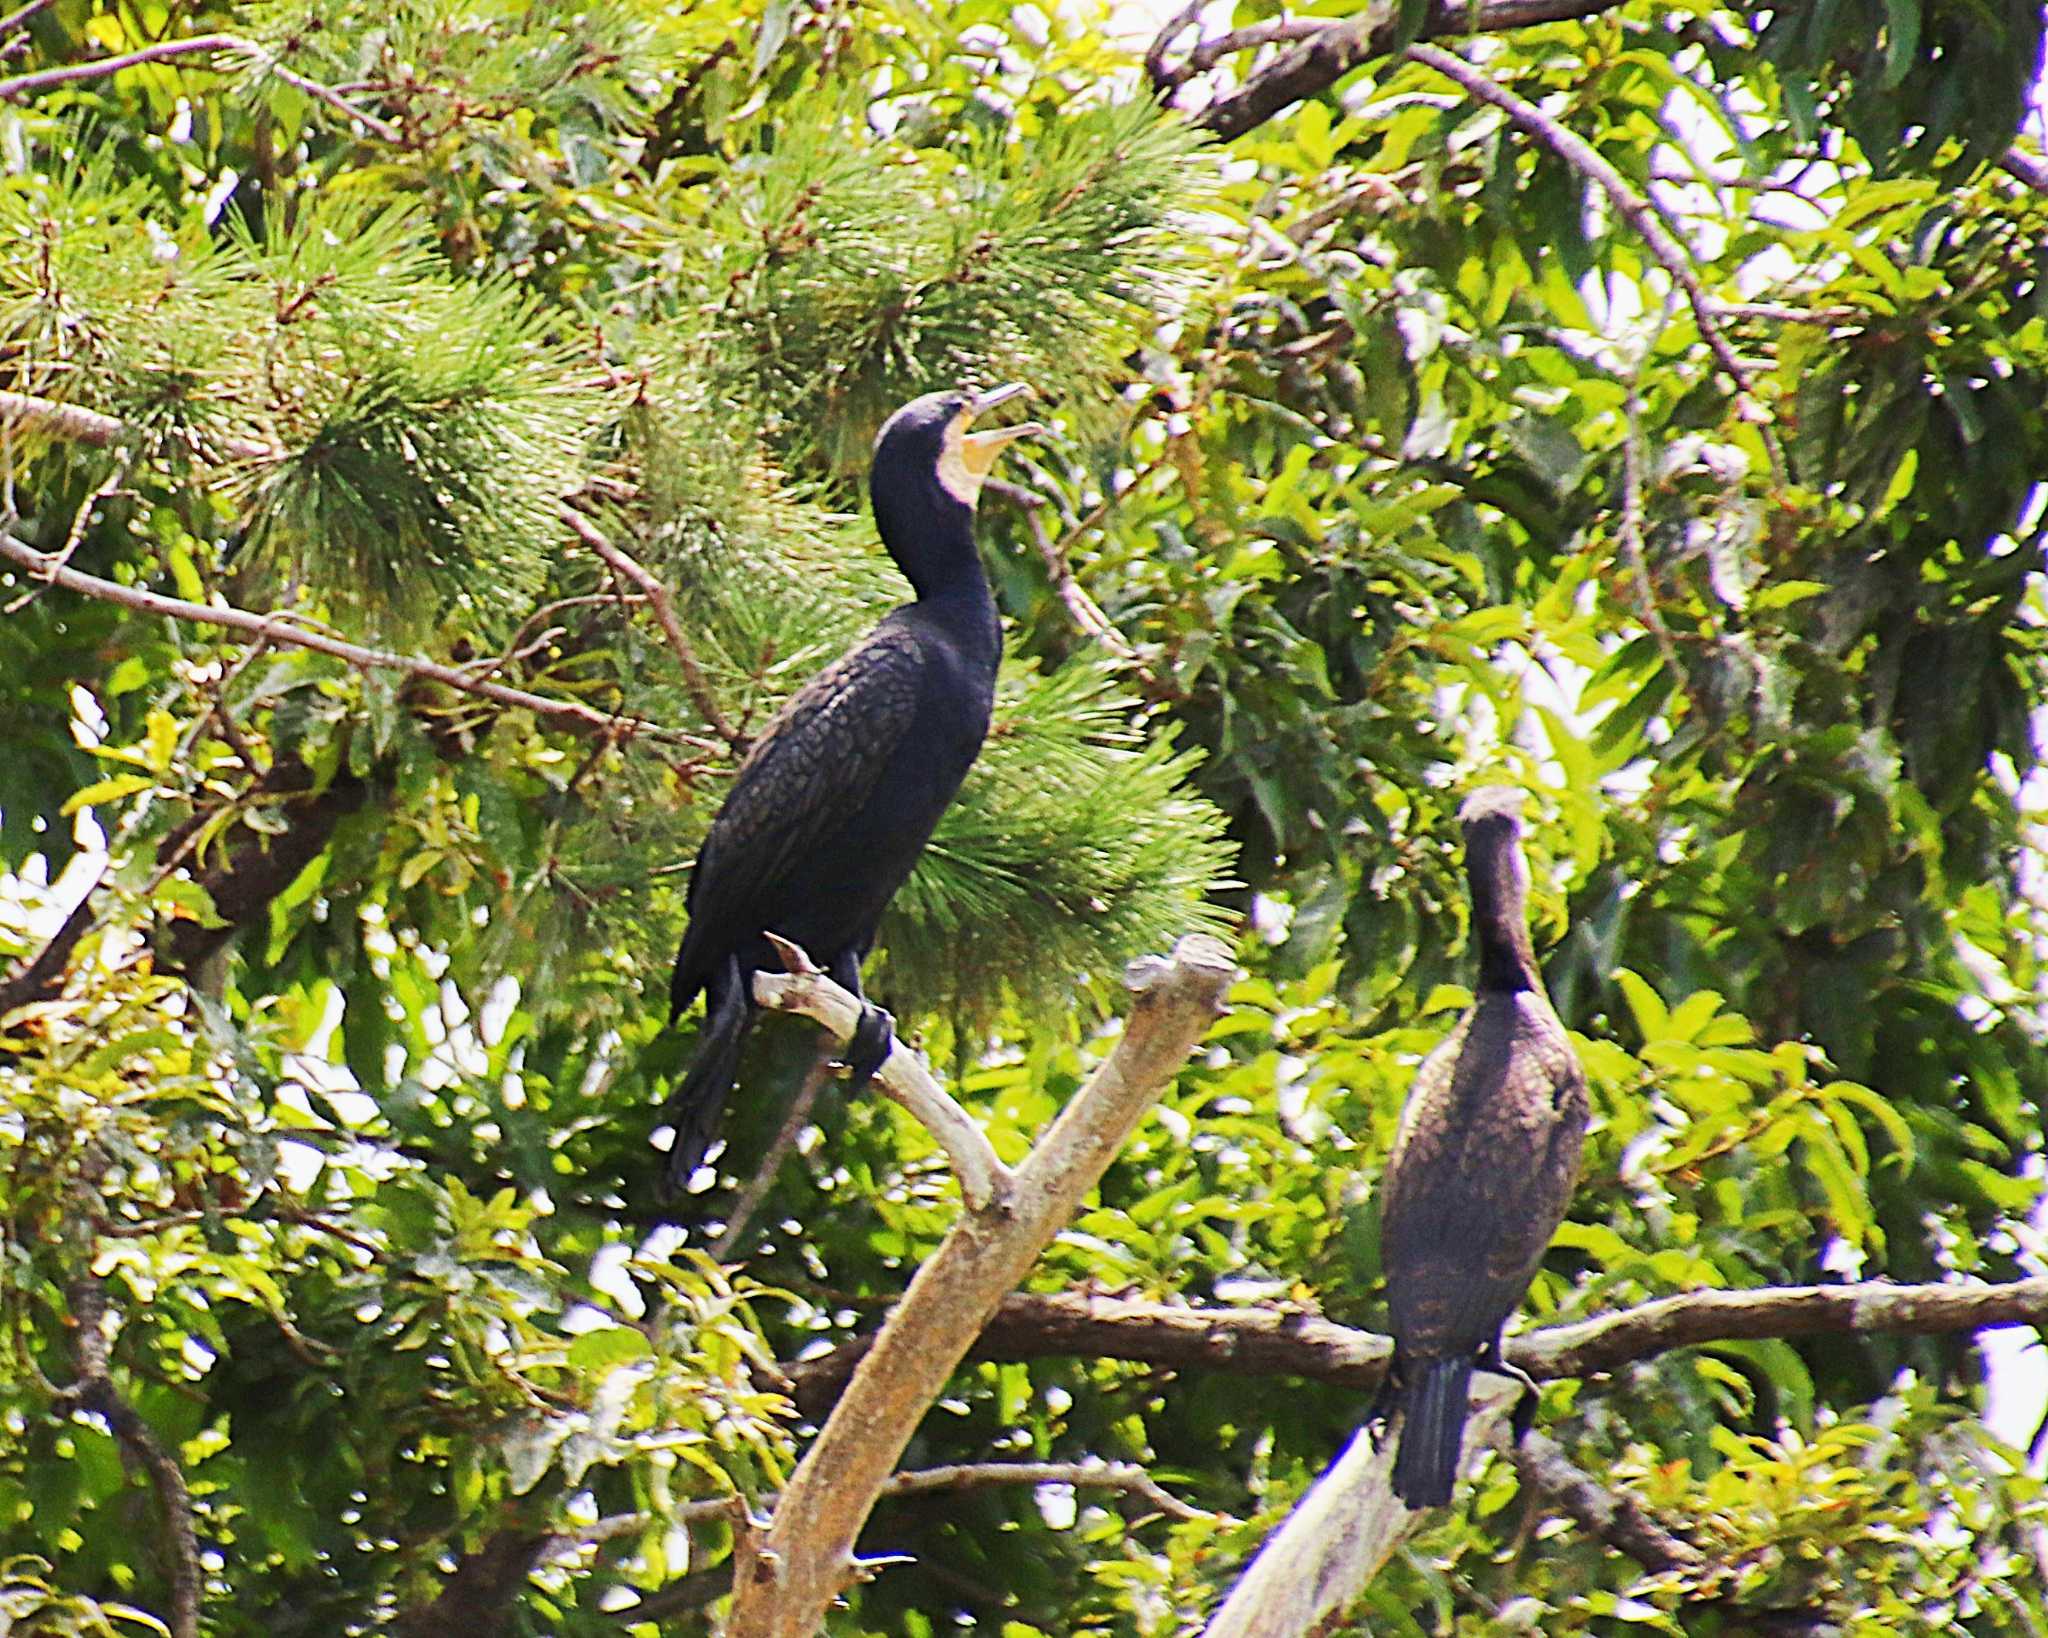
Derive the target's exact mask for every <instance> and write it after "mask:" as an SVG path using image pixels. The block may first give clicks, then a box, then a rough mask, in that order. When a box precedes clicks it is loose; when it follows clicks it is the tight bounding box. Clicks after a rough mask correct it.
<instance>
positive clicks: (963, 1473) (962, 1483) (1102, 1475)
mask: <svg viewBox="0 0 2048 1638" xmlns="http://www.w3.org/2000/svg"><path fill="white" fill-rule="evenodd" d="M1007 1484H1030V1485H1040V1484H1067V1485H1072V1486H1073V1487H1074V1488H1075V1489H1076V1490H1122V1491H1127V1492H1129V1493H1130V1494H1132V1495H1135V1496H1140V1497H1143V1498H1144V1500H1145V1501H1147V1502H1148V1503H1150V1504H1151V1505H1152V1506H1153V1507H1155V1508H1157V1509H1158V1510H1159V1511H1160V1512H1162V1513H1164V1514H1165V1515H1166V1516H1167V1517H1168V1518H1171V1519H1180V1520H1182V1521H1187V1520H1190V1519H1206V1518H1213V1517H1215V1515H1214V1514H1213V1513H1205V1512H1204V1511H1203V1510H1202V1509H1201V1508H1199V1507H1190V1506H1189V1505H1188V1504H1187V1503H1186V1502H1184V1501H1182V1500H1181V1499H1180V1498H1179V1497H1178V1496H1176V1495H1174V1494H1173V1492H1172V1491H1170V1490H1168V1489H1166V1488H1165V1486H1163V1485H1161V1484H1160V1483H1159V1481H1158V1480H1157V1479H1155V1478H1153V1477H1152V1475H1151V1474H1149V1473H1147V1472H1146V1471H1145V1469H1144V1468H1143V1467H1141V1466H1139V1465H1138V1463H1136V1462H1102V1461H1087V1462H956V1463H954V1464H953V1465H952V1466H950V1467H923V1468H912V1469H909V1470H908V1471H906V1472H903V1473H895V1474H891V1475H890V1477H889V1479H888V1482H887V1483H885V1484H884V1485H883V1486H882V1490H881V1494H882V1495H883V1496H885V1497H892V1498H893V1497H897V1496H923V1495H929V1494H930V1493H931V1492H933V1491H935V1490H987V1489H989V1488H991V1487H993V1486H995V1485H1007Z"/></svg>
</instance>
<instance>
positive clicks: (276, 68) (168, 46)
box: [0, 19, 401, 142]
mask: <svg viewBox="0 0 2048 1638" xmlns="http://www.w3.org/2000/svg"><path fill="white" fill-rule="evenodd" d="M9 20H10V21H12V19H9ZM216 52H219V53H223V54H225V55H229V56H235V57H247V58H249V59H251V60H252V61H254V62H256V63H257V64H259V65H260V66H261V67H262V68H263V69H264V70H265V71H266V72H268V73H271V74H274V75H276V76H277V77H278V78H279V79H280V80H282V81H283V82H284V83H285V84H286V85H289V86H291V87H292V88H293V89H294V90H297V91H302V92H304V93H305V94H306V95H307V96H309V97H311V98H313V99H314V100H315V101H316V102H324V103H326V104H327V106H328V107H330V108H333V109H336V110H338V111H339V112H341V113H343V114H345V115H347V116H348V117H349V118H350V119H352V120H354V121H356V122H357V123H358V124H360V125H361V126H362V127H363V129H364V130H366V131H370V132H373V133H375V134H376V135H377V136H379V137H382V138H383V139H384V140H385V141H386V142H397V141H399V140H401V134H400V132H399V129H398V127H397V126H395V125H392V124H390V123H389V122H388V121H386V120H382V119H379V118H378V117H377V116H376V115H375V114H370V113H365V112H364V111H363V110H362V109H360V108H358V107H357V106H356V105H355V104H354V103H352V102H350V101H349V100H348V98H346V97H344V96H343V95H342V94H341V93H340V92H339V91H337V90H335V89H334V88H333V87H332V86H329V85H322V84H321V83H320V82H319V81H318V80H313V79H308V78H307V77H306V76H305V75H304V74H301V73H299V72H298V71H297V70H296V69H291V68H287V67H285V65H284V64H283V63H281V62H279V61H278V60H277V58H276V57H274V56H273V55H272V54H271V53H270V51H269V50H267V49H266V48H265V47H263V46H261V45H259V44H257V42H256V41H254V40H249V39H244V38H243V37H242V36H241V35H239V34H195V35H192V36H190V37H189V38H187V39H183V40H159V41H158V42H157V43H156V44H154V45H147V46H143V47H142V48H141V49H140V50H137V51H126V52H123V53H121V54H120V55H119V56H116V57H98V58H95V59H93V60H92V61H90V62H82V63H65V64H62V65H61V66H59V67H57V68H39V69H37V70H36V71H35V72H34V73H32V74H17V75H15V76H14V77H13V78H12V79H6V80H0V100H6V101H11V100H13V99H14V98H16V97H20V96H23V95H26V94H27V93H28V92H31V91H47V90H48V89H50V87H52V86H57V85H70V84H72V83H74V82H75V81H78V80H98V79H105V78H106V77H107V76H109V75H111V74H118V73H120V72H121V71H122V70H123V69H125V68H139V67H141V66H142V65H143V64H145V63H162V62H170V61H172V60H173V59H175V58H178V57H195V56H212V55H213V54H215V53H216ZM199 66H201V67H212V66H213V65H212V64H210V63H207V64H201V65H199Z"/></svg>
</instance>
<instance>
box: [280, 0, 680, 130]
mask: <svg viewBox="0 0 2048 1638" xmlns="http://www.w3.org/2000/svg"><path fill="white" fill-rule="evenodd" d="M242 16H243V23H244V27H245V28H246V29H247V31H248V32H249V33H250V34H251V35H252V36H253V37H254V38H255V39H256V40H257V41H258V42H259V43H261V44H263V45H265V46H266V47H268V48H269V49H271V50H272V51H274V52H276V53H277V54H278V55H279V56H280V57H283V58H285V59H287V60H288V61H289V63H290V65H291V66H292V67H293V68H294V69H295V70H297V71H298V72H300V73H302V74H311V75H312V76H313V77H315V78H316V79H320V80H324V81H326V82H328V83H330V84H332V83H341V84H351V83H353V84H370V85H377V86H383V87H387V88H389V89H388V91H387V92H386V97H385V100H384V101H383V103H382V106H383V107H384V108H385V109H387V110H388V111H389V113H391V114H393V115H395V116H396V118H395V120H394V121H393V122H394V123H395V124H397V125H398V126H399V128H400V129H401V130H402V131H403V132H404V133H405V135H406V138H407V140H408V143H409V145H411V146H414V147H416V148H426V147H430V146H433V145H435V144H438V143H441V142H443V141H448V140H453V141H456V142H459V143H461V144H463V145H467V146H472V147H481V148H484V149H486V150H489V149H500V150H502V151H503V152H504V153H505V154H506V155H507V156H508V157H509V156H510V155H512V154H515V153H520V152H523V151H525V146H526V145H525V144H524V143H523V142H521V141H515V142H512V143H510V144H505V143H500V142H498V141H496V140H494V133H493V132H492V129H491V127H492V124H493V123H494V122H497V121H504V120H511V121H514V122H516V123H517V124H518V125H520V126H527V127H530V126H532V125H536V124H537V125H541V126H546V127H562V128H568V129H571V130H575V129H583V130H590V131H596V130H606V129H611V128H614V127H618V126H622V125H625V124H627V123H628V122H629V121H630V120H631V119H632V118H633V116H634V115H635V114H636V113H637V112H638V111H639V108H640V99H639V97H638V95H637V93H636V90H635V87H636V85H638V84H640V83H642V82H648V83H651V81H652V75H653V72H654V70H655V68H656V67H657V63H658V59H657V55H656V54H657V52H658V50H659V46H660V41H659V38H658V35H657V31H656V29H655V27H654V26H653V23H652V22H651V21H650V19H649V18H648V16H647V15H646V13H645V11H644V9H642V8H635V7H629V6H625V5H620V4H616V3H613V0H593V3H577V4H560V3H549V0H540V3H538V4H534V3H529V0H397V3H396V4H391V3H386V0H371V3H361V0H358V3H353V4H351V3H344V4H341V5H338V6H337V5H331V4H323V3H321V0H274V3H270V4H261V5H255V6H251V7H249V8H247V10H246V11H244V12H243V14H242ZM273 66H274V65H273V64H271V63H267V62H259V63H257V64H254V65H252V69H251V78H250V86H249V89H251V90H252V91H253V90H256V89H259V88H260V87H262V85H263V84H264V82H265V81H266V80H268V79H270V78H271V77H272V75H271V69H272V67H273Z"/></svg>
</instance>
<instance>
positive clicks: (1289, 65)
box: [1154, 0, 1621, 142]
mask: <svg viewBox="0 0 2048 1638" xmlns="http://www.w3.org/2000/svg"><path fill="white" fill-rule="evenodd" d="M1620 3H1621V0H1436V3H1435V4H1433V5H1432V6H1431V7H1430V8H1429V15H1428V16H1427V17H1425V18H1424V19H1423V22H1422V28H1421V30H1420V32H1419V33H1418V34H1417V35H1416V38H1418V39H1423V40H1433V39H1438V38H1441V37H1444V36H1452V37H1459V36H1465V35H1472V34H1501V33H1506V32H1508V31H1509V30H1512V29H1518V28H1529V27H1532V26H1534V25H1536V24H1538V23H1559V22H1569V21H1572V20H1574V19H1576V18H1581V17H1594V16H1597V15H1599V14H1600V13H1601V12H1604V11H1612V10H1613V9H1614V8H1615V7H1616V6H1618V5H1619V4H1620ZM1398 25H1399V16H1398V8H1397V7H1394V6H1391V5H1388V4H1385V3H1384V0H1381V3H1378V4H1374V5H1371V6H1369V7H1367V9H1366V10H1365V11H1364V12H1363V13H1361V14H1360V15H1358V16H1356V17H1347V18H1344V19H1341V20H1339V21H1336V22H1332V23H1329V24H1326V25H1325V26H1324V28H1323V30H1322V31H1321V32H1320V33H1318V34H1315V35H1312V36H1310V37H1309V38H1308V39H1305V40H1303V41H1301V42H1300V43H1299V44H1297V45H1295V46H1294V47H1293V48H1292V49H1291V50H1288V51H1284V52H1282V53H1280V55H1279V56H1277V57H1275V58H1274V59H1273V60H1272V61H1271V62H1270V63H1267V64H1266V65H1265V66H1264V67H1262V68H1260V69H1259V70H1258V71H1257V72H1256V73H1254V74H1252V75H1251V76H1250V77H1249V78H1247V79H1246V80H1245V82H1244V84H1242V85H1241V86H1239V87H1238V88H1237V89H1236V90H1235V91H1232V92H1230V93H1228V94H1227V95H1225V96H1221V97H1218V98H1217V99H1216V100H1215V101H1214V102H1212V103H1210V104H1209V106H1208V107H1206V108H1204V109H1203V110H1202V111H1201V112H1200V113H1198V114H1196V115H1195V116H1194V123H1195V124H1196V125H1197V126H1198V127H1200V128H1201V129H1202V130H1205V131H1208V132H1209V133H1211V134H1212V135H1214V136H1216V137H1219V138H1221V139H1222V140H1223V141H1226V142H1227V141H1229V140H1230V139H1231V138H1232V137H1240V136H1243V135H1244V133H1245V132H1247V131H1250V130H1253V129H1255V128H1256V127H1258V126H1261V125H1263V124H1265V123H1266V121H1267V120H1269V119H1271V118H1272V117H1273V116H1274V115H1275V114H1277V113H1279V112H1280V111H1281V110H1282V109H1285V108H1287V107H1289V106H1291V105H1292V104H1294V103H1297V102H1300V101H1302V100H1303V99H1304V98H1307V97H1313V96H1317V95H1319V94H1320V93H1322V92H1324V91H1327V90H1328V89H1329V88H1330V87H1331V86H1333V85H1335V84H1336V83H1337V81H1339V80H1341V79H1342V78H1343V77H1344V76H1345V75H1346V74H1349V73H1350V72H1351V71H1352V70H1353V69H1354V68H1357V67H1359V66H1360V65H1361V64H1363V63H1366V62H1369V61H1370V60H1371V59H1372V58H1374V57H1380V56H1384V55H1386V54H1387V53H1388V52H1390V51H1392V50H1393V49H1394V46H1395V44H1396V43H1397V42H1398V40H1399V38H1400V35H1399V27H1398ZM1176 32H1178V31H1176ZM1254 43H1256V42H1254ZM1201 49H1202V48H1201V47H1200V46H1197V47H1196V50H1197V51H1200V50H1201ZM1183 77H1185V76H1183ZM1154 80H1155V83H1160V84H1162V86H1163V88H1164V89H1168V90H1170V89H1171V88H1172V84H1177V83H1178V81H1173V82H1171V83H1167V82H1165V81H1164V80H1163V79H1162V77H1161V76H1160V75H1158V74H1156V73H1155V75H1154Z"/></svg>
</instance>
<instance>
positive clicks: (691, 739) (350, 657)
mask: <svg viewBox="0 0 2048 1638" xmlns="http://www.w3.org/2000/svg"><path fill="white" fill-rule="evenodd" d="M0 558H6V559H8V560H10V561H12V562H15V563H18V564H20V565H21V566H22V568H24V569H26V570H27V571H28V572H29V573H30V574H32V575H35V576H37V577H39V578H41V579H46V580H48V581H50V582H51V583H53V584H55V585H58V586H62V587H63V588H64V589H65V590H66V591H71V592H77V593H79V594H80V595H81V596H84V597H96V598H98V599H99V600H100V601H101V602H103V603H119V604H120V605H122V607H124V608H131V609H135V610H136V611H138V612H139V613H142V614H155V615H161V616H163V617H164V618H165V619H169V620H183V621H186V622H187V623H189V624H192V625H204V626H220V627H222V628H224V629H226V630H228V631H243V632H247V633H249V635H251V636H252V637H256V638H259V639H261V640H263V641H266V642H274V643H285V644H288V645H290V646H291V647H294V648H305V649H311V650H312V651H313V652H314V653H316V654H329V655H332V656H333V657H334V658H335V659H338V660H346V661H347V662H348V663H349V664H350V665H353V666H359V667H361V668H363V669H365V670H383V671H403V672H405V673H406V674H407V675H408V676H413V677H418V678H420V679H421V680H422V681H425V682H435V683H439V684H441V685H442V686H443V687H444V688H453V689H455V690H457V691H458V692H460V693H464V694H474V695H476V696H478V697H479V698H482V699H487V700H495V701H496V702H497V703H498V704H500V705H514V706H518V707H520V708H521V709H523V710H527V711H531V712H532V713H533V714H534V715H535V716H537V717H541V718H544V719H546V720H547V721H550V722H558V723H562V724H564V725H565V726H568V727H573V728H579V729H583V730H586V731H589V732H596V733H602V734H606V735H616V736H620V737H624V736H627V735H633V734H645V735H646V736H648V737H649V738H650V739H663V740H669V741H672V742H674V743H677V744H682V745H689V746H692V747H693V748H695V749H698V750H723V749H724V747H723V746H721V745H719V744H717V742H715V741H713V740H707V739H705V738H703V737H702V736H701V735H697V734H686V733H682V732H680V731H678V730H676V729H674V728H664V727H663V726H661V724H659V723H656V722H648V721H646V720H644V719H643V718H639V717H624V716H609V715H607V714H606V713H605V712H603V711H599V710H596V709H595V708H593V707H591V706H588V705H585V704H583V703H582V702H581V701H580V700H551V699H548V698H547V697H546V696H544V695H541V694H530V693H528V692H527V691H526V690H525V689H523V688H512V687H508V686H507V685H506V684H504V683H499V682H492V681H490V680H489V679H488V678H482V677H473V676H470V675H468V674H467V673H465V672H462V671H459V670H457V669H456V668H455V667H454V666H449V665H442V664H440V663H439V662H438V661H434V660H425V659H421V658H420V657H419V656H418V655H414V654H398V653H394V652H392V651H391V650H390V649H382V648H365V647H364V646H363V645H362V644H360V643H351V642H348V641H346V640H344V639H343V638H340V637H330V636H328V635H327V634H326V633H324V632H319V631H310V630H308V629H307V628H306V627H304V626H302V625H299V624H297V617H296V616H294V615H292V614H289V613H270V614H258V613H255V612H254V611H252V610H249V609H238V608H235V607H234V606H233V605H231V604H226V603H188V602H186V601H185V600H184V599H183V598H182V597H166V596H164V595H163V593H161V592H153V591H150V590H148V589H147V588H145V587H142V586H124V585H122V584H120V583H119V582H118V581H113V580H102V579H101V578H100V577H99V576H98V575H91V574H83V573H81V572H80V571H78V570H77V569H73V568H70V567H68V566H67V565H65V564H62V563H58V562H55V561H53V560H52V559H51V558H49V557H48V556H46V555H45V554H44V553H42V552H39V551H37V550H36V549H35V548H34V547H33V546H31V545H29V544H28V543H27V542H26V541H22V540H17V539H15V538H14V536H12V535H5V534H0Z"/></svg>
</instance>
